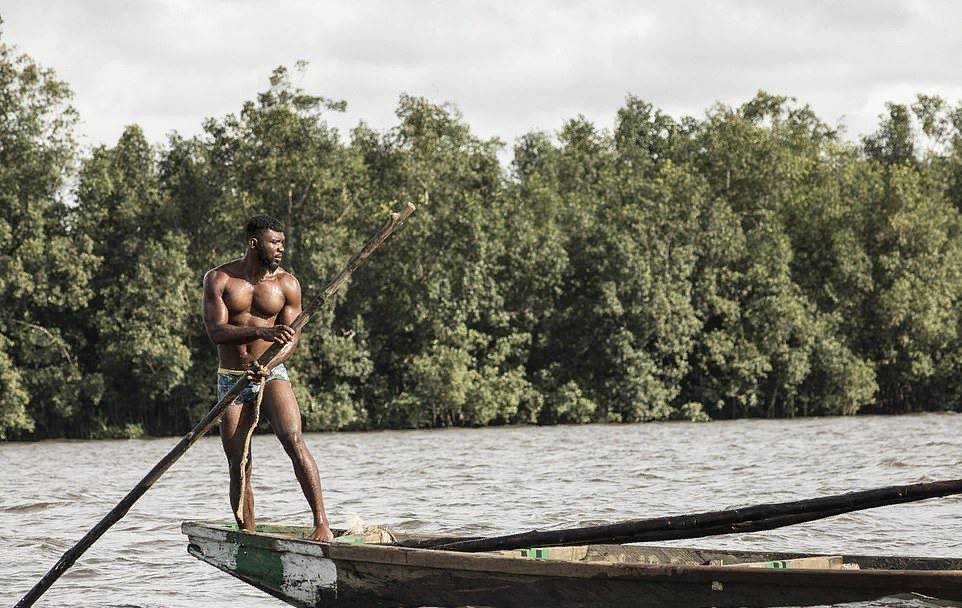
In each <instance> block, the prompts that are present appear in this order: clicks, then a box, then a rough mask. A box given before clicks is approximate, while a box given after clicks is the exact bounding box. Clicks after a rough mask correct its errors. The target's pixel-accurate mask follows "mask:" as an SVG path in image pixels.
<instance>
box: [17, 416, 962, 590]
mask: <svg viewBox="0 0 962 608" xmlns="http://www.w3.org/2000/svg"><path fill="white" fill-rule="evenodd" d="M177 441H178V438H162V439H146V440H129V441H43V442H37V443H3V444H0V605H2V606H12V605H14V604H15V603H16V602H17V601H18V600H19V599H20V598H21V597H22V596H23V595H24V594H25V593H26V592H27V591H28V590H29V589H30V587H31V586H33V584H34V583H36V582H37V581H38V580H39V579H40V578H41V577H42V576H43V574H44V573H45V572H46V571H47V570H48V569H49V568H50V567H51V566H53V564H54V563H55V562H56V561H57V559H59V558H60V556H61V555H62V554H63V552H64V551H66V550H67V549H69V548H70V547H71V546H73V545H74V544H75V543H76V542H77V541H78V540H79V539H80V538H81V537H82V536H83V535H84V534H85V533H86V532H87V531H88V530H90V528H92V527H93V526H94V525H95V524H96V523H97V522H98V521H100V519H101V518H102V517H103V516H104V515H106V513H107V512H108V511H110V509H111V508H113V507H114V505H116V504H117V503H118V502H119V501H120V499H121V498H123V496H124V495H125V494H126V493H127V492H128V491H129V490H130V489H131V488H133V487H134V486H135V485H136V484H137V482H138V481H139V480H140V479H141V478H142V477H143V476H144V475H145V474H146V472H147V471H149V470H150V468H151V467H152V466H153V465H154V464H156V463H157V461H159V460H160V459H161V458H162V457H163V456H164V455H165V454H166V453H167V452H168V451H169V450H170V449H171V448H172V447H173V446H174V445H175V444H176V443H177ZM307 441H308V444H309V446H310V448H311V449H312V451H313V453H314V455H315V457H316V459H317V461H318V465H319V466H320V468H321V478H322V482H323V484H324V498H325V502H326V505H327V511H328V515H329V516H330V519H331V523H332V525H333V526H334V527H348V526H350V525H351V524H353V523H354V522H355V521H356V520H357V519H360V520H361V521H363V522H364V523H366V524H382V525H386V526H388V527H390V528H396V529H399V530H404V531H421V532H441V533H452V534H460V535H491V534H504V533H511V532H518V531H525V530H530V529H535V528H538V529H550V528H563V527H571V526H584V525H594V524H603V523H613V522H617V521H620V520H625V519H636V518H646V517H659V516H665V515H677V514H682V513H690V512H698V511H708V510H716V509H726V508H731V507H736V506H748V505H752V504H757V503H763V502H781V501H790V500H800V499H805V498H815V497H819V496H825V495H830V494H837V493H844V492H850V491H855V490H865V489H871V488H876V487H881V486H888V485H899V484H908V483H915V482H920V481H935V480H945V479H957V478H962V416H960V415H952V414H943V415H936V414H925V415H914V416H902V417H859V418H834V419H802V420H777V421H767V420H748V421H732V422H712V423H703V424H695V423H682V422H678V423H653V424H635V425H593V426H557V427H515V428H486V429H455V430H439V431H393V432H371V433H337V434H311V435H308V436H307ZM253 454H254V477H253V483H254V495H255V498H256V501H257V511H256V512H257V515H258V518H259V521H263V522H268V521H269V522H274V523H285V524H297V525H308V524H309V523H310V511H309V510H308V508H307V503H306V501H305V500H304V498H303V496H302V495H301V493H300V490H299V488H298V486H297V484H296V481H295V480H294V476H293V472H292V470H291V467H290V462H289V461H288V460H287V457H286V455H285V454H284V451H283V450H282V448H281V447H280V444H279V443H278V442H277V440H276V439H275V438H274V437H273V436H272V435H258V436H257V437H255V438H254V446H253ZM226 479H227V471H226V461H225V460H224V457H223V454H222V452H221V448H220V443H219V440H218V439H217V438H215V437H208V438H204V439H202V440H200V441H199V442H198V443H197V444H196V445H194V446H193V447H192V448H191V449H190V450H189V451H188V452H187V453H186V454H185V455H184V456H183V458H181V459H180V460H179V461H178V462H177V463H176V464H175V465H174V467H173V468H172V469H171V470H170V471H168V472H167V473H166V475H165V476H164V477H162V478H161V479H160V480H159V481H158V482H157V483H156V484H155V485H154V487H153V488H152V489H151V490H150V491H148V492H147V494H146V495H145V496H144V497H143V498H141V499H140V501H139V502H137V503H136V504H135V505H134V506H133V508H132V509H131V510H130V512H129V513H128V514H127V516H126V517H125V518H124V519H122V520H120V522H118V523H117V524H115V525H114V526H113V527H112V528H111V529H110V530H108V531H107V532H106V534H104V536H103V537H102V538H101V539H100V540H99V541H97V543H95V544H94V545H93V546H92V547H91V548H90V549H89V550H88V551H87V552H86V553H85V554H84V556H83V557H81V558H80V560H79V561H78V562H77V563H76V564H75V565H74V566H73V567H72V568H71V569H70V570H68V571H67V572H66V574H64V575H63V576H62V577H61V578H60V580H58V581H57V582H56V583H55V584H54V585H53V586H52V587H51V588H50V589H49V590H48V591H47V592H46V594H44V596H43V597H42V598H41V599H40V600H39V601H38V602H37V604H36V605H37V606H115V607H121V606H122V607H134V606H136V607H144V608H146V607H151V608H154V607H157V608H160V607H164V608H169V607H191V608H193V607H196V606H204V607H210V608H238V607H244V608H248V607H250V608H269V607H274V608H279V607H281V606H284V605H286V604H283V603H281V602H280V601H278V600H275V599H274V598H272V597H270V596H268V595H266V594H263V593H261V592H259V591H257V590H256V589H254V588H253V587H249V586H247V585H246V584H244V583H241V582H240V581H238V580H236V579H234V578H233V577H231V576H229V575H227V574H224V573H222V572H220V571H219V570H216V569H215V568H212V567H211V566H208V565H206V564H204V563H202V562H200V561H198V560H197V559H195V558H193V557H191V556H189V555H188V554H187V551H186V538H185V537H184V536H183V535H181V533H180V522H181V521H183V520H191V519H229V518H230V508H229V506H228V503H227V483H226ZM676 544H684V545H688V546H705V547H728V548H737V549H751V548H758V549H784V550H791V551H816V552H831V553H839V552H850V553H885V554H901V555H928V556H953V557H959V556H960V555H962V499H960V498H958V497H950V498H944V499H935V500H929V501H923V502H918V503H910V504H905V505H898V506H890V507H883V508H878V509H872V510H867V511H861V512H857V513H853V514H848V515H843V516H839V517H835V518H832V519H827V520H822V521H817V522H811V523H808V524H803V525H798V526H793V527H788V528H782V529H779V530H772V531H768V532H762V533H755V534H743V535H729V536H719V537H714V538H709V539H695V540H688V541H678V542H677V543H676ZM859 606H861V607H863V608H867V607H869V606H886V607H892V606H905V607H909V606H911V607H916V606H918V607H921V606H923V604H921V603H917V602H916V601H914V600H885V601H882V602H876V603H872V604H860V605H859Z"/></svg>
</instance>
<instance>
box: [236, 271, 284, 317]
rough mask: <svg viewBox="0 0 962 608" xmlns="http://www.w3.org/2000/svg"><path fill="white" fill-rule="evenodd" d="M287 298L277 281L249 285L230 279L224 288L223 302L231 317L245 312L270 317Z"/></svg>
mask: <svg viewBox="0 0 962 608" xmlns="http://www.w3.org/2000/svg"><path fill="white" fill-rule="evenodd" d="M286 302H287V298H286V296H285V295H284V290H283V289H282V288H281V285H280V283H279V282H278V281H260V282H259V283H257V284H255V285H251V284H250V283H249V282H247V281H244V280H240V279H237V280H232V281H230V282H229V283H228V284H227V289H225V290H224V304H225V305H226V306H227V311H228V313H229V314H230V316H231V317H236V316H240V315H244V314H245V313H248V314H251V315H254V316H256V317H262V318H271V317H275V316H277V313H279V312H280V311H281V310H283V309H284V305H285V303H286Z"/></svg>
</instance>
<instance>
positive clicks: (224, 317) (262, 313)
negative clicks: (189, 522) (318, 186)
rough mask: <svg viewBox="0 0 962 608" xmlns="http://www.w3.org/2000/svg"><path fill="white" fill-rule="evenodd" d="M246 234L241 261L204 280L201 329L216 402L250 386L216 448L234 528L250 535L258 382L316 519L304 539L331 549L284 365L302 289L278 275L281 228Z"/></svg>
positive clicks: (254, 225)
mask: <svg viewBox="0 0 962 608" xmlns="http://www.w3.org/2000/svg"><path fill="white" fill-rule="evenodd" d="M246 230H247V250H246V252H245V253H244V257H242V258H240V259H237V260H234V261H232V262H228V263H226V264H223V265H221V266H218V267H217V268H213V269H211V270H209V271H208V272H207V274H206V275H205V276H204V324H205V325H206V327H207V335H208V336H210V339H211V340H212V341H213V342H214V343H215V344H217V352H218V356H219V359H220V369H218V370H217V385H218V387H217V395H218V399H222V398H223V396H224V395H226V394H227V393H228V392H230V389H231V388H232V387H233V386H234V384H235V383H236V382H237V381H238V380H239V379H240V378H242V377H244V376H246V377H247V379H248V380H250V381H251V382H252V384H251V386H249V387H248V388H247V389H246V390H245V391H244V392H243V393H241V395H240V396H239V397H238V398H237V399H236V400H235V402H234V403H232V404H231V405H229V406H227V409H225V410H224V415H223V417H222V418H221V421H220V436H221V442H222V443H223V445H224V452H225V453H226V454H227V463H228V465H229V467H230V502H231V507H232V508H233V510H234V517H235V519H237V525H238V526H239V527H240V528H241V529H243V530H249V531H253V530H254V494H253V492H252V491H251V471H252V469H253V466H252V461H251V458H250V456H248V459H247V465H246V467H245V474H244V476H243V479H244V490H243V505H240V502H241V459H242V458H243V453H244V447H245V443H246V441H247V435H248V432H249V431H250V429H251V426H252V425H254V424H255V420H254V418H255V401H256V399H257V392H258V391H259V390H260V389H261V386H260V384H259V383H260V381H261V380H262V379H264V381H265V383H264V385H263V390H264V396H263V399H262V403H261V407H262V409H263V410H264V412H265V413H266V414H267V417H268V419H269V420H270V423H271V426H272V427H273V429H274V434H275V435H277V438H278V439H280V441H281V445H283V446H284V450H285V451H286V452H287V454H288V456H290V458H291V462H292V463H293V465H294V475H295V476H296V477H297V481H298V483H300V486H301V489H302V490H303V491H304V496H305V497H306V498H307V502H308V504H310V506H311V511H312V512H313V514H314V531H313V533H312V534H311V536H310V538H311V539H312V540H321V541H330V540H331V539H332V538H333V535H332V533H331V528H330V525H329V524H328V520H327V514H326V513H325V512H324V500H323V498H322V497H321V480H320V476H319V475H318V472H317V463H316V462H315V461H314V457H313V456H311V453H310V451H308V449H307V445H306V444H305V443H304V437H303V436H302V434H301V412H300V409H298V406H297V400H296V399H295V397H294V392H293V391H292V390H291V385H290V381H289V380H288V377H287V370H286V369H285V368H284V364H283V362H284V361H285V360H286V359H287V358H288V357H290V355H291V353H293V352H294V348H295V347H296V346H297V341H298V338H299V335H298V334H297V333H295V332H294V330H293V329H292V328H291V327H290V324H291V323H292V322H293V321H294V319H295V318H296V317H297V315H298V314H300V312H301V286H300V284H299V283H298V282H297V279H296V278H294V275H292V274H290V273H288V272H287V271H285V270H284V269H282V268H281V267H280V262H281V258H282V256H283V253H284V227H283V226H282V225H281V223H280V222H279V221H277V220H276V219H274V218H272V217H269V216H266V215H260V216H257V217H253V218H251V219H250V220H249V221H248V222H247V228H246ZM273 342H279V343H281V344H283V345H284V346H283V348H282V349H281V351H280V352H279V353H278V354H277V356H276V357H274V358H273V359H272V360H271V361H270V362H269V363H268V364H267V365H266V366H264V367H263V368H260V369H252V368H251V365H252V364H253V363H254V362H255V361H257V359H258V357H260V356H261V355H262V354H263V353H264V351H266V350H267V349H268V347H269V346H270V345H271V343H273ZM239 507H240V508H239Z"/></svg>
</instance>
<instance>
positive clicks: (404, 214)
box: [15, 203, 414, 608]
mask: <svg viewBox="0 0 962 608" xmlns="http://www.w3.org/2000/svg"><path fill="white" fill-rule="evenodd" d="M413 212H414V205H413V204H411V203H408V204H407V205H406V206H405V207H404V208H403V209H402V210H400V211H398V212H395V213H392V214H391V218H390V220H389V221H388V223H387V224H385V226H384V227H383V228H381V230H380V231H379V232H378V233H377V234H375V235H374V236H373V237H371V239H370V240H369V241H368V242H367V243H365V244H364V247H362V248H361V250H360V251H359V252H357V253H356V254H354V257H352V258H351V259H350V260H348V262H347V264H346V265H345V266H344V269H343V270H341V272H340V273H338V275H337V276H336V277H334V280H332V281H331V282H330V283H328V285H327V287H325V288H324V290H323V291H322V292H321V293H320V294H319V295H318V296H317V297H315V298H314V300H313V301H311V302H310V303H309V304H308V305H307V307H305V308H304V309H303V310H302V311H301V314H299V315H298V316H297V318H296V319H294V322H293V323H291V327H292V328H293V329H294V331H300V330H301V328H302V327H304V325H306V324H307V322H308V321H309V320H310V319H311V317H312V316H313V315H314V313H316V312H317V310H318V309H319V308H320V307H321V305H322V304H324V302H326V301H327V300H328V298H330V297H331V296H332V295H333V294H334V293H335V292H336V291H337V290H338V288H340V286H341V285H343V284H344V282H345V281H346V280H347V279H348V278H349V277H350V276H351V274H352V273H353V272H354V271H355V270H357V268H358V266H360V265H361V263H362V262H363V261H364V260H365V259H366V258H367V257H368V256H369V255H371V253H372V252H373V251H374V250H375V249H377V248H378V247H379V246H380V245H381V243H383V242H384V241H385V240H386V239H387V237H389V236H391V234H392V233H393V232H394V231H395V230H396V229H397V227H398V226H400V225H401V223H402V222H403V221H404V220H406V219H407V218H408V216H409V215H411V213H413ZM281 348H283V345H282V344H280V343H278V342H275V343H273V344H271V346H270V347H269V348H268V349H267V350H266V351H265V352H264V354H262V355H261V356H260V357H259V358H258V359H257V363H258V364H260V365H267V364H268V363H269V362H270V361H271V359H273V358H274V356H275V355H277V353H278V351H280V350H281ZM248 384H249V382H248V381H247V378H246V377H244V378H241V379H240V380H238V381H237V383H235V384H234V386H233V387H232V388H231V389H230V392H228V393H227V394H226V395H225V396H224V398H223V399H221V400H220V401H218V402H217V404H216V405H215V406H214V407H213V408H211V410H210V411H209V412H207V415H206V416H204V418H203V420H201V421H200V422H198V423H197V425H196V426H194V428H193V429H192V430H191V431H190V432H189V433H187V434H186V435H185V436H184V437H183V439H181V440H180V442H179V443H178V444H177V445H176V446H174V448H173V449H172V450H170V452H168V453H167V455H166V456H164V457H163V458H161V460H160V462H158V463H157V464H156V465H154V468H152V469H151V470H150V472H149V473H147V475H145V476H144V478H143V479H141V480H140V482H139V483H138V484H137V485H136V486H134V488H133V489H132V490H131V491H130V492H128V493H127V495H126V496H124V498H123V500H121V501H120V502H119V503H117V506H115V507H114V508H113V509H111V511H110V512H109V513H108V514H107V515H106V516H104V518H103V519H101V520H100V522H98V523H97V525H96V526H94V527H93V528H92V529H91V530H90V531H89V532H87V534H86V535H84V537H83V538H81V539H80V541H78V542H77V544H75V545H74V546H73V547H71V548H70V549H68V550H67V551H66V553H64V554H63V556H62V557H61V558H60V559H59V560H58V561H57V563H56V564H54V566H53V567H52V568H51V569H50V570H49V571H48V572H47V573H46V574H45V575H44V576H43V578H41V579H40V580H39V581H38V582H37V584H36V585H34V586H33V588H32V589H31V590H30V591H29V592H28V593H27V594H26V595H24V596H23V598H21V600H20V601H19V602H17V605H16V607H15V608H27V607H28V606H32V605H33V603H34V602H36V601H37V598H39V597H40V596H41V595H43V594H44V592H45V591H46V590H47V589H49V588H50V585H52V584H53V583H54V582H55V581H56V580H57V579H58V578H60V576H61V575H62V574H63V573H64V572H66V571H67V569H68V568H70V566H72V565H73V564H74V562H76V561H77V559H78V558H79V557H80V556H81V555H83V554H84V552H85V551H87V549H89V548H90V546H91V545H93V544H94V543H95V542H96V541H97V539H98V538H100V537H101V536H102V535H103V533H104V532H106V531H107V529H108V528H110V527H111V526H112V525H114V524H115V523H117V522H118V521H120V519H121V518H122V517H123V516H124V515H126V514H127V511H129V510H130V507H131V506H133V504H134V503H135V502H137V500H138V499H139V498H140V497H141V496H143V495H144V493H146V492H147V490H149V489H150V487H151V486H152V485H154V482H156V481H157V480H158V479H159V478H160V476H161V475H163V474H164V473H165V472H166V471H167V469H169V468H170V467H171V466H172V465H173V464H174V463H175V462H177V460H178V459H179V458H180V457H181V456H183V455H184V452H186V451H187V449H188V448H190V446H192V445H194V443H196V442H197V440H198V439H200V438H201V437H203V436H204V435H206V434H207V432H208V431H210V430H211V429H212V428H213V427H214V425H215V424H217V421H218V420H220V417H221V415H222V414H223V413H224V410H225V409H226V408H227V406H228V405H230V404H231V403H233V402H234V399H236V398H237V397H238V396H239V395H240V394H241V393H242V392H243V391H244V389H245V388H247V386H248Z"/></svg>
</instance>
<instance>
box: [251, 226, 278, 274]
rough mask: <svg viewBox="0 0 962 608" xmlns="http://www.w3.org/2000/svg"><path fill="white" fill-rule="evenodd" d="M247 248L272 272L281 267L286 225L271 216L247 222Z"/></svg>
mask: <svg viewBox="0 0 962 608" xmlns="http://www.w3.org/2000/svg"><path fill="white" fill-rule="evenodd" d="M245 231H246V233H247V247H248V249H250V250H251V251H252V252H253V253H254V255H255V257H256V259H257V261H258V262H260V263H261V264H262V265H263V266H264V267H265V268H267V269H268V270H270V271H271V272H273V271H275V270H277V267H278V266H280V263H281V257H282V256H283V254H284V225H283V224H281V223H280V222H279V221H278V220H276V219H274V218H272V217H271V216H269V215H257V216H254V217H252V218H251V219H249V220H247V226H246V228H245Z"/></svg>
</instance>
